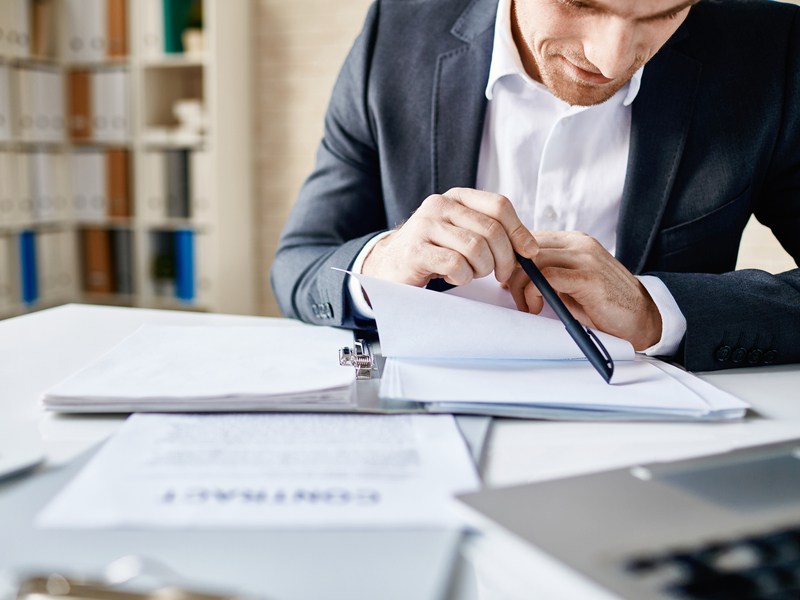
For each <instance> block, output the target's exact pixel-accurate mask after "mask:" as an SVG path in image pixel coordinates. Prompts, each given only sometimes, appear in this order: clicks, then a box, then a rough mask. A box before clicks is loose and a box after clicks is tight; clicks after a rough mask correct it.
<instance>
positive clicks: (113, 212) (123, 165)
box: [106, 148, 131, 217]
mask: <svg viewBox="0 0 800 600" xmlns="http://www.w3.org/2000/svg"><path fill="white" fill-rule="evenodd" d="M106 186H107V188H108V189H107V190H106V192H107V197H108V216H109V217H129V216H131V203H130V177H129V168H128V151H127V150H125V149H124V148H112V149H109V150H107V151H106Z"/></svg>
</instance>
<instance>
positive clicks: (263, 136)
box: [254, 0, 800, 316]
mask: <svg viewBox="0 0 800 600" xmlns="http://www.w3.org/2000/svg"><path fill="white" fill-rule="evenodd" d="M794 1H795V2H796V3H800V0H794ZM370 3H371V0H288V1H287V0H256V11H255V12H256V15H255V17H256V18H255V23H254V27H255V41H256V48H255V61H254V65H255V66H254V68H255V70H256V72H255V73H254V77H255V86H254V89H255V94H256V101H255V110H256V112H257V119H256V127H257V131H256V136H255V137H256V144H255V145H256V148H255V150H256V160H257V164H256V198H257V207H256V219H257V220H258V231H259V235H258V256H257V260H258V271H259V273H260V279H259V282H258V289H259V305H258V308H259V313H260V314H262V315H269V316H279V314H280V313H279V311H278V307H277V304H276V303H275V299H274V298H273V296H272V290H271V289H270V285H269V267H270V265H271V263H272V258H273V257H274V255H275V249H276V247H277V243H278V236H279V235H280V232H281V228H282V227H283V224H284V222H285V221H286V218H287V216H288V215H289V210H290V209H291V207H292V204H293V202H294V198H295V196H296V194H297V190H298V189H299V187H300V185H301V184H302V182H303V179H304V178H305V177H306V175H308V173H309V171H310V170H311V168H312V166H313V163H314V155H315V153H316V148H317V145H318V143H319V140H320V137H321V136H322V118H323V115H324V113H325V107H326V105H327V102H328V97H329V95H330V92H331V89H332V88H333V84H334V81H335V79H336V75H337V74H338V72H339V68H340V66H341V64H342V62H343V61H344V58H345V56H346V55H347V52H348V50H349V49H350V46H351V44H352V42H353V40H354V39H355V37H356V36H357V35H358V32H359V31H360V29H361V25H362V23H363V20H364V16H365V15H366V11H367V8H368V7H369V5H370ZM793 265H794V262H793V261H792V259H791V257H789V255H788V254H786V253H785V252H784V251H783V249H782V248H781V247H780V246H779V245H778V244H777V242H776V241H775V239H774V237H772V234H771V233H770V232H769V230H767V229H766V228H764V227H762V226H760V225H759V224H758V223H757V222H753V223H751V224H750V225H749V226H748V229H747V231H746V232H745V236H744V239H743V244H742V255H741V257H740V261H739V268H763V269H765V270H769V271H772V272H777V271H781V270H785V269H787V268H792V267H793Z"/></svg>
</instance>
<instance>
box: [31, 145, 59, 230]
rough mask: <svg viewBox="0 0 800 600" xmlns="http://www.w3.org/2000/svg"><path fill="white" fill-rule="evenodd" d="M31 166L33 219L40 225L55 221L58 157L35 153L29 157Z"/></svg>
mask: <svg viewBox="0 0 800 600" xmlns="http://www.w3.org/2000/svg"><path fill="white" fill-rule="evenodd" d="M28 157H29V160H30V165H31V197H32V200H33V218H34V220H35V221H38V222H40V223H46V222H50V221H55V220H56V218H57V212H56V196H58V194H59V190H58V183H59V182H58V167H57V158H58V157H57V155H55V154H53V153H51V152H33V153H31V154H29V155H28Z"/></svg>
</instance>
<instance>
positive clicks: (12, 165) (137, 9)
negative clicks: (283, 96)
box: [0, 0, 256, 317]
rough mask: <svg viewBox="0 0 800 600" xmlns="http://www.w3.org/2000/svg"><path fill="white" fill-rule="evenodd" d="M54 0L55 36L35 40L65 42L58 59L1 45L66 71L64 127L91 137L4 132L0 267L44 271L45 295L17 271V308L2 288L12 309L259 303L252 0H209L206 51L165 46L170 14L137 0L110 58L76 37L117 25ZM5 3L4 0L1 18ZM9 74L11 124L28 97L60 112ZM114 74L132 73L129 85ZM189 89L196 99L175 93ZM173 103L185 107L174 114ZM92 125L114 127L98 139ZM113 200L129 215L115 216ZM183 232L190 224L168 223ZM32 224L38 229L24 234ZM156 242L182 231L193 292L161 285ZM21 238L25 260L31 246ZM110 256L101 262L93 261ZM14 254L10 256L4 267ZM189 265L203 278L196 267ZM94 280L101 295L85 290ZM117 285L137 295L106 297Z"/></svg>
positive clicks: (233, 308) (220, 308)
mask: <svg viewBox="0 0 800 600" xmlns="http://www.w3.org/2000/svg"><path fill="white" fill-rule="evenodd" d="M51 1H52V2H53V4H54V5H55V6H54V9H53V12H52V13H51V14H52V15H53V19H54V21H53V23H52V25H53V26H52V27H51V34H52V35H53V39H52V40H51V42H52V44H53V45H51V46H47V47H45V46H37V50H38V51H39V52H40V53H42V52H45V53H50V52H51V51H53V50H54V51H56V52H58V55H57V56H44V57H41V56H39V57H20V56H5V57H0V64H2V65H6V66H9V67H14V68H21V70H20V71H19V72H23V71H24V70H25V69H29V70H32V71H35V70H39V71H45V70H51V71H53V72H55V73H57V74H58V76H59V77H60V78H62V79H63V80H64V84H63V86H62V85H58V86H56V87H55V88H53V89H58V90H61V89H63V90H64V92H63V94H64V95H63V98H58V99H57V102H63V106H64V117H65V118H66V120H65V123H66V124H67V125H68V127H67V131H66V134H67V136H72V135H74V136H76V137H77V138H79V139H74V138H71V137H68V138H67V139H65V140H63V141H62V140H57V141H41V142H37V141H30V137H31V136H30V135H29V131H28V132H26V137H28V139H26V140H20V139H18V138H19V137H20V136H19V135H16V132H15V130H14V129H11V128H9V127H6V128H5V130H3V131H2V132H0V133H2V135H3V136H4V138H5V139H4V140H3V141H0V199H2V200H3V202H5V204H4V205H3V206H4V207H7V206H10V208H4V211H5V212H3V213H2V214H0V218H3V219H5V220H6V222H7V224H0V276H1V275H4V274H5V275H6V276H10V277H11V278H12V279H13V281H15V282H18V280H19V273H20V270H21V269H22V268H23V267H25V268H26V269H27V268H28V267H29V265H30V264H34V267H35V269H36V271H38V274H37V277H39V278H40V279H41V281H40V283H39V290H38V291H39V296H40V300H38V301H36V302H35V303H33V304H31V305H26V304H24V303H23V302H22V300H21V299H22V298H23V297H24V298H30V297H31V296H30V292H31V286H30V284H28V287H27V288H25V287H24V285H23V284H21V283H14V286H16V287H17V288H18V289H15V290H14V297H13V298H12V299H11V304H9V303H8V300H7V299H3V298H0V317H4V316H10V315H16V314H24V313H27V312H31V311H32V310H38V309H40V308H46V307H49V306H55V305H58V304H61V303H64V302H68V301H72V302H76V301H81V302H86V303H92V304H111V305H119V306H145V307H151V308H163V309H170V310H188V311H204V312H206V311H214V312H225V313H238V314H253V313H254V312H255V310H256V293H255V281H256V272H255V256H254V252H255V250H254V249H255V244H254V243H253V233H254V231H253V230H254V219H253V215H252V210H253V209H252V175H251V173H252V165H253V161H252V154H251V153H252V144H251V141H250V140H251V136H252V134H253V127H252V119H251V117H250V115H251V110H250V107H251V102H252V94H251V93H250V88H249V86H250V77H251V75H252V70H251V69H250V62H249V61H250V56H251V50H252V43H251V40H250V32H251V22H252V14H251V11H252V5H253V1H252V0H242V1H241V2H238V1H237V2H229V1H223V0H203V4H204V5H203V10H204V15H205V23H206V24H207V28H206V29H205V31H204V39H203V42H204V48H205V49H204V51H203V52H197V53H182V54H161V53H156V52H154V51H155V50H157V49H158V48H159V43H161V42H163V36H162V37H161V42H159V36H158V35H157V34H158V28H159V27H163V24H162V25H158V18H156V20H155V21H153V20H148V19H149V17H148V14H149V13H148V11H151V12H152V10H153V7H156V8H158V6H160V2H159V0H127V15H126V16H127V19H126V22H127V27H128V29H127V32H126V34H127V39H126V46H125V47H126V48H127V52H128V54H127V55H126V56H120V57H111V58H108V57H106V58H104V59H102V60H99V57H100V55H98V54H97V53H91V52H84V53H80V52H79V50H80V47H79V46H76V47H71V46H69V45H67V44H66V43H65V42H66V41H68V40H71V39H73V38H70V37H69V35H71V34H74V32H75V31H78V30H79V29H80V28H81V27H84V26H85V27H89V28H90V29H91V28H94V29H92V31H93V33H91V36H94V37H91V38H90V37H88V36H89V35H90V34H89V33H86V31H83V32H82V33H81V35H85V36H87V37H86V38H85V39H95V37H96V36H97V35H98V31H97V29H98V28H100V34H101V35H102V31H103V30H102V28H103V27H107V26H108V25H107V21H105V20H101V19H94V20H93V19H90V18H89V19H87V18H85V17H86V14H83V15H79V18H77V19H76V18H75V15H74V14H71V15H70V14H67V13H68V11H73V10H77V12H78V13H80V12H81V11H84V10H85V7H87V6H89V7H91V6H94V4H93V3H89V2H86V3H84V2H82V0H51ZM0 2H6V0H0ZM98 2H102V0H98ZM115 5H116V6H119V5H118V4H115ZM86 10H93V9H91V8H90V9H86ZM157 13H158V11H156V13H154V14H155V17H158V14H157ZM3 14H4V13H3V11H0V21H2V18H3ZM90 16H92V15H90ZM150 16H153V15H150ZM68 17H69V18H68ZM104 23H105V24H104ZM154 23H155V25H154ZM74 24H77V25H75V27H74V29H71V28H72V27H73V25H74ZM1 26H2V23H1V22H0V27H1ZM109 31H110V30H107V31H106V33H107V34H109V35H110V33H109ZM123 31H124V30H123ZM153 32H155V33H156V35H155V36H154V35H153ZM116 34H119V30H117V31H116ZM107 39H110V38H107ZM115 39H117V40H119V39H121V38H120V36H119V35H117V38H115ZM148 40H151V41H150V42H148ZM153 40H155V41H153ZM106 47H108V46H106ZM117 47H119V46H117ZM32 48H33V46H32ZM85 48H86V46H84V49H85ZM102 56H106V54H105V52H104V53H103V55H102ZM96 59H98V60H96ZM84 71H85V73H84ZM115 71H116V72H117V73H116V74H113V73H112V72H115ZM123 73H124V75H123ZM9 75H10V77H9V83H8V84H7V85H5V88H6V89H8V90H9V92H10V94H9V98H8V100H7V101H6V99H5V98H3V97H0V111H2V110H4V106H5V110H6V111H8V119H9V120H8V122H9V123H17V122H20V121H21V120H22V119H23V118H24V117H27V116H28V115H27V114H26V112H25V111H23V110H21V109H20V108H19V107H31V108H30V111H28V112H30V113H36V115H44V114H45V113H46V114H48V115H49V114H50V113H49V112H48V111H50V109H53V106H51V105H48V104H47V103H46V102H45V103H41V104H42V105H43V106H37V102H35V101H34V100H41V99H43V98H44V99H48V100H49V99H52V98H56V97H57V96H58V94H56V93H53V92H45V93H43V92H42V91H41V90H42V88H40V87H36V86H34V85H31V86H30V87H29V88H27V87H26V88H24V90H23V87H22V85H18V81H20V80H22V79H23V76H20V75H18V72H17V71H14V72H12V69H9ZM116 79H124V80H125V82H124V85H123V84H119V82H118V81H117V80H116ZM101 80H103V81H104V82H105V83H104V84H103V85H100V83H99V82H100V81H101ZM112 84H113V85H112ZM25 85H28V84H27V83H26V84H25ZM37 85H38V83H37ZM120 90H123V91H120ZM23 91H24V93H23ZM0 96H2V94H0ZM182 100H189V101H190V102H188V103H183V104H179V103H180V101H182ZM196 101H199V104H198V102H196ZM4 103H5V104H4ZM125 105H127V109H126V111H125V112H124V115H126V118H127V123H126V129H125V130H124V131H122V130H121V129H111V130H109V129H108V127H109V125H107V123H113V122H114V119H117V121H119V115H118V114H117V113H115V112H113V111H110V110H107V109H108V107H121V106H125ZM176 105H179V108H178V114H179V115H180V117H181V118H180V119H178V118H177V117H176V115H175V114H174V111H175V107H176ZM98 107H102V108H98ZM198 109H199V110H198ZM120 113H121V111H120ZM101 119H105V121H101ZM104 123H106V124H104ZM179 127H180V128H179ZM154 130H155V131H154ZM112 134H113V135H114V136H115V137H117V139H113V137H112ZM94 135H100V136H104V137H105V139H99V140H98V139H90V136H94ZM12 136H14V137H13V138H12ZM51 139H52V140H55V138H51ZM117 150H125V151H127V152H126V153H123V152H117ZM178 150H180V151H184V150H185V151H187V152H186V153H184V152H175V151H178ZM36 154H44V155H46V156H44V157H42V156H37V155H36ZM51 155H53V156H51ZM121 155H124V156H125V160H121V159H120V156H121ZM120 173H122V174H120ZM120 190H126V191H125V192H122V191H120ZM123 193H125V194H127V195H123ZM61 197H63V198H64V199H67V200H69V203H70V205H71V209H70V208H68V207H66V206H63V203H62V205H61V206H62V207H63V211H62V212H55V213H53V212H49V207H51V206H52V204H51V203H49V200H50V199H54V198H61ZM120 199H122V200H120ZM176 199H177V200H176ZM7 200H11V201H12V203H11V204H9V203H8V202H7ZM32 202H33V203H34V204H31V203H32ZM31 207H36V208H38V209H39V211H38V212H36V213H33V214H35V215H37V216H39V215H41V216H47V217H51V216H52V217H57V220H55V221H33V220H31V218H30V216H29V215H30V214H31V212H30V211H31V210H32V209H31ZM45 208H46V209H47V210H45ZM109 210H111V212H112V214H129V215H130V216H126V217H109V216H108V212H109ZM168 214H172V215H178V214H180V215H190V216H189V217H187V218H175V217H167V216H166V215H168ZM94 217H97V218H94ZM81 219H86V220H81ZM103 230H106V231H103ZM182 230H186V231H191V232H193V234H181V233H175V234H174V235H170V232H180V231H182ZM23 232H33V234H34V235H31V236H21V234H22V233H23ZM159 238H166V239H168V238H173V241H174V243H175V244H176V248H178V247H179V248H180V249H179V250H176V256H179V258H180V261H177V260H176V262H175V264H176V265H177V264H178V263H180V265H181V268H180V269H176V271H175V277H176V279H175V284H176V286H177V284H178V280H179V279H180V284H181V286H182V287H181V295H187V296H188V297H190V298H191V301H188V302H186V301H183V300H181V299H178V298H177V297H162V296H158V295H156V294H155V292H156V291H159V290H160V291H161V292H162V293H163V292H166V293H169V284H168V283H167V281H168V278H166V279H165V278H164V272H163V271H162V273H161V274H160V277H161V279H160V280H159V281H156V276H155V273H154V271H153V266H154V265H153V258H154V256H155V255H154V248H153V240H154V239H156V240H158V239H159ZM26 244H27V245H26ZM23 245H25V246H24V249H25V250H24V251H25V252H27V255H26V256H27V257H28V258H26V259H23V258H22V256H21V254H20V253H21V250H20V248H21V247H22V246H23ZM187 248H188V250H187ZM87 249H88V251H87ZM155 251H158V248H155ZM178 253H180V254H179V255H178ZM98 256H99V257H102V258H101V259H100V260H96V259H97V258H98ZM121 256H122V257H123V258H122V259H120V257H121ZM4 257H6V258H4ZM31 257H33V258H31ZM187 257H188V258H187ZM5 262H8V263H9V265H10V266H4V263H5ZM187 265H189V266H188V267H187ZM66 267H69V268H70V269H71V273H72V279H71V280H70V283H69V285H68V286H67V287H66V288H65V287H64V286H63V285H62V282H61V280H60V279H59V278H60V277H62V274H63V270H62V269H64V268H66ZM169 268H170V267H169V265H166V270H167V271H168V270H169ZM4 269H5V273H3V270H4ZM104 269H105V270H104ZM179 272H180V275H181V276H180V278H179V277H178V273H179ZM53 273H56V275H53ZM119 273H123V275H122V276H120V275H119ZM186 273H190V274H191V275H193V279H192V278H191V276H190V277H189V278H186V276H185V275H186ZM48 277H49V279H48ZM92 278H93V279H92ZM90 279H91V288H90V289H93V290H95V293H88V292H86V291H85V290H84V285H85V284H86V285H88V284H89V283H90ZM0 280H2V277H0ZM28 281H30V279H29V280H28ZM48 281H49V282H50V283H48ZM98 282H100V283H98ZM103 282H105V283H103ZM109 282H110V286H109ZM121 282H124V283H121ZM187 282H188V283H187ZM192 282H194V285H193V287H192V285H191V283H192ZM70 286H71V287H70ZM110 290H123V291H126V292H129V291H131V290H133V291H134V292H135V293H133V294H118V293H105V292H108V291H110ZM187 290H189V292H187ZM97 292H103V293H97ZM26 294H27V295H26ZM34 295H35V294H34ZM176 295H177V287H176Z"/></svg>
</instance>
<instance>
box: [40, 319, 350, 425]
mask: <svg viewBox="0 0 800 600" xmlns="http://www.w3.org/2000/svg"><path fill="white" fill-rule="evenodd" d="M284 323H286V325H284V326H275V327H183V326H161V325H158V326H156V325H145V326H143V327H142V328H140V329H139V330H138V331H136V333H134V334H133V335H131V336H130V337H128V338H127V339H126V340H124V341H123V342H122V343H121V344H119V345H118V346H117V347H115V348H114V349H112V350H111V351H110V352H108V353H107V354H106V355H105V356H103V357H101V358H100V359H98V360H97V361H95V362H94V363H92V364H91V365H89V366H88V367H86V368H84V369H83V370H81V371H79V372H78V373H76V374H75V375H73V376H72V377H70V378H69V379H67V380H65V381H63V382H61V383H60V384H58V385H56V386H55V387H53V388H51V389H50V390H48V391H47V392H46V393H45V397H44V403H45V405H46V406H47V407H48V408H50V409H57V410H67V411H78V412H133V411H137V412H147V411H158V412H164V411H197V410H207V411H230V410H276V409H285V408H293V407H297V406H298V405H306V406H348V405H350V404H351V403H352V402H353V392H354V389H355V388H354V382H355V371H354V370H353V369H351V368H343V367H341V366H339V362H338V360H337V356H338V349H339V348H341V347H343V346H351V345H352V342H353V334H352V332H350V331H345V330H341V329H332V328H328V327H315V326H311V325H301V324H299V323H297V322H292V321H286V322H284ZM288 324H291V325H288Z"/></svg>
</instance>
